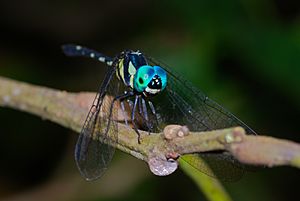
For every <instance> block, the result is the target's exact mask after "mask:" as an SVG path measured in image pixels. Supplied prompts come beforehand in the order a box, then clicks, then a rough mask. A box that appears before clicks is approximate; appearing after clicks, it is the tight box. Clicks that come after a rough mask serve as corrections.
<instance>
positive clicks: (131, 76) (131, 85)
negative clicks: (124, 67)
mask: <svg viewBox="0 0 300 201" xmlns="http://www.w3.org/2000/svg"><path fill="white" fill-rule="evenodd" d="M133 78H134V75H130V83H129V84H130V87H131V88H133Z"/></svg>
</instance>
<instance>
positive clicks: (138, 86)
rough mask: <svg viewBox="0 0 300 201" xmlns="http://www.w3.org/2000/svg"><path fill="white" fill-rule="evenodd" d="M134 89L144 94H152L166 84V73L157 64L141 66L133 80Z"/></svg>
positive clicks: (162, 88)
mask: <svg viewBox="0 0 300 201" xmlns="http://www.w3.org/2000/svg"><path fill="white" fill-rule="evenodd" d="M133 83H134V84H133V86H134V89H135V90H136V91H138V92H140V93H143V94H144V95H145V96H153V95H156V94H158V93H159V92H161V91H162V90H164V89H165V88H166V85H167V73H166V71H165V70H164V69H163V68H161V67H159V66H148V65H144V66H141V67H140V68H139V69H138V70H137V72H136V74H135V76H134V80H133Z"/></svg>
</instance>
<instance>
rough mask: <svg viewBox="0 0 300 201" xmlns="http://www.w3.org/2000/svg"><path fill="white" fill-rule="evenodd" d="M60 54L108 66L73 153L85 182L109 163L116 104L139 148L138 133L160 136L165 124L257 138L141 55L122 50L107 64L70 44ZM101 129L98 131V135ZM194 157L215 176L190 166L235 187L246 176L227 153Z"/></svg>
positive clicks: (197, 165) (103, 58)
mask: <svg viewBox="0 0 300 201" xmlns="http://www.w3.org/2000/svg"><path fill="white" fill-rule="evenodd" d="M62 48H63V52H64V53H65V54H66V55H67V56H82V57H88V58H92V59H96V60H98V61H100V62H102V63H105V64H106V65H107V66H108V70H107V73H106V75H105V78H104V80H103V81H102V84H101V86H100V89H99V91H98V93H97V95H96V97H95V99H94V102H93V105H92V107H91V109H90V111H89V113H88V115H87V118H86V121H85V123H84V125H83V128H82V130H81V133H80V135H79V138H78V141H77V144H76V148H75V160H76V163H77V166H78V168H79V171H80V173H81V175H82V176H83V177H85V178H86V179H87V180H94V179H97V178H99V177H100V176H101V175H102V174H103V173H104V171H105V170H106V169H107V167H108V164H109V163H110V161H111V159H112V157H113V154H114V151H115V143H117V136H118V128H117V123H116V122H115V121H114V120H113V119H115V117H114V116H115V115H116V114H115V112H113V111H114V105H115V103H116V102H120V108H121V110H122V111H123V112H124V113H125V112H126V111H125V110H126V109H125V106H124V105H125V104H124V103H126V104H127V105H129V108H130V115H128V116H129V117H130V119H125V122H126V124H127V125H128V121H130V122H131V125H132V128H133V129H134V130H135V131H136V133H137V136H138V137H137V140H138V142H139V143H142V142H140V136H139V129H141V130H145V131H148V132H149V133H152V132H161V131H162V130H163V128H164V127H165V126H166V125H168V124H178V125H186V126H187V127H188V128H189V130H191V131H209V130H215V129H222V128H228V127H233V126H242V127H243V128H244V129H245V130H246V133H247V134H255V132H254V131H253V130H252V129H251V128H249V127H248V126H247V125H246V124H244V123H243V122H242V121H240V120H239V119H238V118H237V117H235V116H234V115H233V114H231V113H230V112H228V111H227V110H226V109H224V108H223V107H222V106H220V105H219V104H217V103H216V102H214V101H213V100H211V99H209V98H208V97H207V96H206V95H205V94H204V93H202V92H201V91H200V90H199V89H197V88H196V87H194V86H193V85H192V84H191V83H190V82H189V81H187V80H185V79H184V78H183V77H182V76H180V75H178V74H176V73H174V72H173V71H172V70H170V68H168V67H166V65H163V64H161V63H159V62H157V61H156V60H154V59H153V58H150V57H148V56H146V55H145V54H143V53H142V52H140V51H132V50H125V51H123V52H121V53H120V54H118V55H117V56H115V57H114V58H110V57H108V56H105V55H103V54H101V53H99V52H97V51H95V50H92V49H89V48H86V47H82V46H79V45H73V44H68V45H64V46H63V47H62ZM106 95H110V96H111V97H114V98H113V100H112V101H111V102H110V104H107V103H106V102H105V101H104V97H105V96H106ZM100 113H101V115H100ZM125 116H126V115H125ZM98 125H100V126H98ZM99 127H101V128H102V129H96V128H99ZM195 155H197V156H199V157H201V158H202V159H204V160H205V161H206V163H208V165H209V166H210V167H211V169H212V170H213V175H212V174H211V172H210V171H208V170H206V169H205V168H203V167H204V166H202V165H201V164H200V163H199V162H198V161H195V162H193V161H189V164H190V165H192V166H193V167H195V168H196V169H198V170H199V171H202V172H203V173H206V174H207V175H209V176H217V177H218V178H219V179H221V180H224V181H233V180H237V179H239V178H240V177H241V176H242V175H243V173H244V169H245V166H244V165H242V164H240V163H239V162H237V161H236V160H235V159H234V158H233V157H231V156H230V155H229V154H228V153H224V152H213V153H201V154H200V153H199V154H195Z"/></svg>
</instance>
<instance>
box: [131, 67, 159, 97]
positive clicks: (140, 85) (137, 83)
mask: <svg viewBox="0 0 300 201" xmlns="http://www.w3.org/2000/svg"><path fill="white" fill-rule="evenodd" d="M154 74H155V71H154V69H153V67H152V66H146V65H145V66H142V67H140V68H139V69H138V70H137V72H136V74H135V76H134V80H133V86H134V89H135V90H137V91H138V92H143V91H144V90H145V89H146V88H147V86H148V84H149V82H150V81H151V80H152V78H153V76H154Z"/></svg>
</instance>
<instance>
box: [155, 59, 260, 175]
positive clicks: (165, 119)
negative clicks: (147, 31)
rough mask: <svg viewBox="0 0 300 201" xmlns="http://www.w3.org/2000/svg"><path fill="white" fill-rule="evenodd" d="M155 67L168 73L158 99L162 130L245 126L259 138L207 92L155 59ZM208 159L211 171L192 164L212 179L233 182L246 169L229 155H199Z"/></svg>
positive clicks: (246, 127)
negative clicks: (170, 126) (173, 125)
mask: <svg viewBox="0 0 300 201" xmlns="http://www.w3.org/2000/svg"><path fill="white" fill-rule="evenodd" d="M151 61H152V62H153V63H152V65H159V66H162V67H163V68H164V69H165V70H166V71H167V73H168V81H167V82H168V84H167V87H166V89H165V90H164V91H163V92H162V93H161V94H159V95H158V96H157V97H154V100H153V102H154V105H155V107H156V112H157V113H158V115H157V116H158V120H159V124H158V127H159V128H158V130H160V131H162V129H163V128H164V127H165V125H167V124H179V125H186V126H187V127H188V128H189V129H190V130H191V131H198V132H199V131H210V130H216V129H222V128H229V127H234V126H241V127H243V128H244V129H245V130H246V133H247V134H255V132H254V131H253V130H252V129H251V128H249V127H248V126H247V125H246V124H245V123H243V122H242V121H241V120H239V119H238V118H237V117H235V116H234V115H233V114H231V113H230V112H228V111H227V110H226V109H224V108H223V107H222V106H220V105H219V104H217V103H216V102H214V101H213V100H211V99H209V98H208V97H207V96H206V95H205V94H204V93H203V92H201V91H200V90H199V89H197V88H196V87H194V86H193V85H192V84H191V83H190V82H189V81H187V80H185V79H184V78H182V77H181V76H179V75H177V74H175V73H174V72H172V71H171V70H169V69H168V68H166V67H165V65H161V64H158V63H157V62H156V61H154V60H153V59H151ZM195 155H196V156H198V157H201V158H202V159H204V160H205V161H206V162H207V163H208V164H209V166H210V167H211V169H212V170H213V172H214V174H212V173H211V171H208V170H207V169H205V168H203V166H202V165H201V163H199V161H197V160H190V161H188V163H189V164H190V165H192V166H193V167H195V168H196V169H198V170H199V171H202V172H203V173H205V174H207V175H209V176H216V177H218V178H220V179H221V180H225V181H232V180H237V178H240V177H241V176H242V175H243V173H244V165H242V164H241V163H239V162H238V161H237V160H235V159H234V158H233V157H232V156H230V155H229V154H228V153H225V152H217V153H215V152H212V153H201V154H195Z"/></svg>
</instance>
